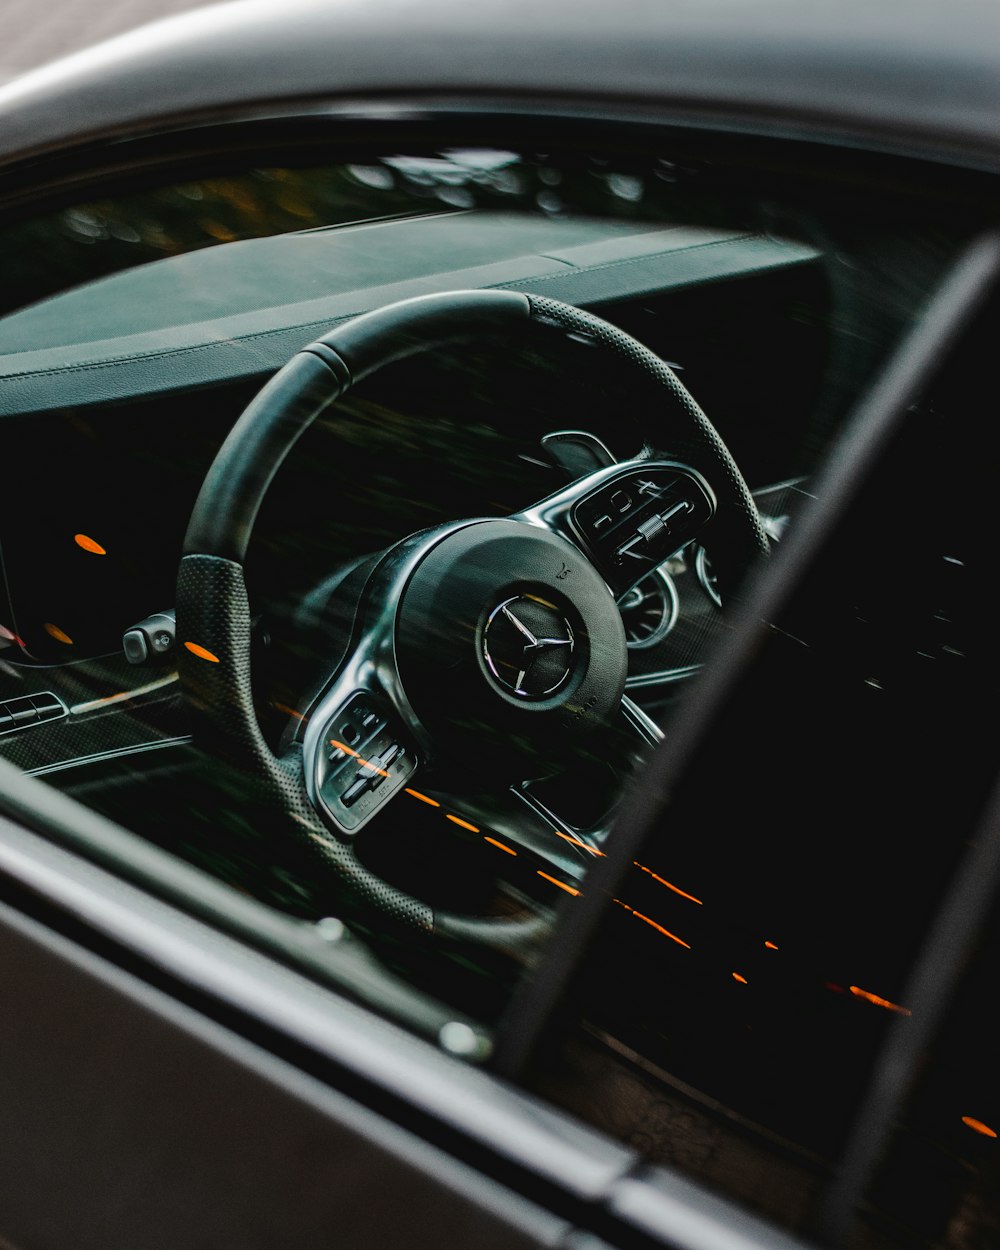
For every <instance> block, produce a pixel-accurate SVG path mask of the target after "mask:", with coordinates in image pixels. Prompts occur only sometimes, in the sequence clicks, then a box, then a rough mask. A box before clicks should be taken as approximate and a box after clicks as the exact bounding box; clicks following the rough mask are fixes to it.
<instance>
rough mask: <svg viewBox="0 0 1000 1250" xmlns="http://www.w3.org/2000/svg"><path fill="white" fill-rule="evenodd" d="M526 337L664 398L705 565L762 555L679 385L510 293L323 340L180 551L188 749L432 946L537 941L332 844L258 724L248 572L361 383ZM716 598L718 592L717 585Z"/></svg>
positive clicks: (381, 314)
mask: <svg viewBox="0 0 1000 1250" xmlns="http://www.w3.org/2000/svg"><path fill="white" fill-rule="evenodd" d="M523 328H528V329H529V330H532V331H533V330H535V329H536V328H537V330H538V331H539V333H540V334H541V335H542V337H543V338H544V336H546V335H551V334H553V333H555V334H558V335H572V336H574V337H580V336H583V337H585V339H586V340H587V341H589V342H591V343H593V344H594V345H595V346H596V347H597V348H599V349H600V351H601V352H602V353H610V358H612V359H614V360H615V361H616V363H617V364H619V365H621V364H624V365H625V366H626V367H627V368H628V369H634V370H637V371H639V372H640V373H641V374H642V375H644V377H645V379H646V380H647V381H651V382H652V383H653V384H654V385H656V386H657V387H659V388H661V389H662V393H663V395H664V398H665V400H666V404H667V407H668V409H669V411H668V412H667V414H666V419H667V421H668V422H670V423H671V426H672V428H674V429H678V430H680V431H681V433H682V435H683V440H684V443H685V447H686V454H687V455H690V457H691V458H692V459H693V460H695V461H697V460H698V459H699V458H700V460H701V464H702V465H704V466H705V468H706V469H707V470H708V472H710V473H711V476H712V478H713V486H714V487H715V490H716V494H717V496H718V500H719V510H718V514H717V518H716V521H715V522H714V529H713V539H712V542H713V556H714V557H715V562H716V564H717V565H719V566H721V567H720V573H721V574H722V575H723V577H725V575H726V573H728V572H729V570H742V569H743V568H745V567H746V566H747V565H748V564H749V563H750V562H751V561H752V560H753V559H754V558H756V557H757V556H759V555H761V554H764V553H766V551H767V540H766V537H765V535H764V532H763V529H762V528H761V525H760V519H759V516H758V514H757V510H756V507H755V505H754V503H753V500H752V498H751V496H750V492H749V490H748V488H747V486H746V483H745V482H744V481H743V478H742V475H741V474H740V472H739V469H738V468H737V466H736V464H735V462H734V461H733V459H732V456H731V455H730V453H729V451H728V449H727V448H726V446H725V444H724V443H723V441H722V439H721V438H720V437H719V435H718V434H717V432H716V431H715V429H714V427H713V426H712V425H711V423H710V422H709V421H708V419H707V417H706V416H705V415H704V413H703V412H702V411H701V409H700V408H699V406H698V405H697V403H696V402H695V401H694V399H693V398H692V397H691V395H690V394H689V393H688V391H687V390H686V389H685V388H684V387H683V386H682V384H681V383H680V382H679V380H678V379H677V377H676V375H675V374H674V373H673V372H672V370H670V369H669V367H668V366H667V365H665V364H664V362H663V361H661V360H660V359H659V358H658V357H657V356H655V355H654V354H653V353H652V352H650V351H649V350H648V349H647V348H645V347H643V346H642V345H641V344H640V343H638V342H637V341H636V340H634V339H632V338H631V337H630V336H628V335H626V334H624V333H623V332H622V331H620V330H618V329H617V328H616V327H614V326H612V325H610V324H609V323H608V322H605V321H603V320H602V319H600V318H598V317H595V316H593V315H591V314H588V313H584V312H581V311H580V310H578V309H576V308H573V307H571V306H569V305H565V304H561V303H559V302H558V301H555V300H550V299H546V298H544V297H538V296H529V295H525V294H521V293H518V292H508V291H460V292H450V293H446V294H443V295H431V296H423V297H419V298H417V299H413V300H407V301H403V302H401V303H398V304H394V305H390V306H388V307H386V308H383V309H380V310H377V311H375V312H372V313H368V314H365V315H363V316H361V317H358V318H355V319H353V320H351V321H348V322H346V323H344V324H342V325H340V326H337V327H336V328H334V329H333V330H331V331H330V332H329V333H328V334H326V335H324V336H323V337H322V338H321V339H319V340H317V341H316V342H314V343H312V344H310V345H309V346H307V347H306V348H304V349H303V350H302V351H300V352H299V353H298V354H297V355H296V356H294V357H293V358H292V359H291V360H290V361H289V363H288V364H287V365H285V366H284V368H282V369H281V370H280V371H279V372H278V373H277V374H276V375H275V376H274V377H273V378H272V379H271V381H270V382H269V383H268V384H267V385H266V386H265V387H264V388H263V389H262V390H261V392H260V393H259V394H258V395H257V397H256V398H255V399H254V400H253V401H252V402H251V404H250V405H249V407H248V408H247V409H246V411H245V412H244V414H243V415H242V416H241V417H240V419H239V420H238V421H237V423H236V424H235V426H234V427H233V429H232V431H231V432H230V434H229V436H228V438H227V439H226V441H225V442H224V444H223V446H222V448H221V449H220V451H219V453H218V455H217V456H216V459H215V461H214V462H213V464H212V466H211V468H210V470H209V473H208V475H207V477H206V479H205V482H204V484H203V486H202V489H201V492H200V493H199V496H198V499H197V501H196V504H195V507H194V509H193V511H192V515H191V520H190V524H189V526H188V530H187V534H186V537H185V541H184V549H183V550H184V554H183V558H182V560H181V565H180V570H179V575H178V586H177V626H178V635H177V636H178V641H179V643H180V644H181V645H180V650H179V665H178V667H179V672H180V678H181V688H182V691H183V694H184V697H185V700H186V703H187V706H188V709H189V712H190V715H191V718H192V732H193V737H194V740H195V742H196V744H198V745H200V746H202V747H204V748H205V749H206V750H207V751H208V752H209V753H210V754H212V755H214V756H217V757H220V758H224V759H226V760H228V761H229V762H231V763H233V764H235V765H236V766H237V767H238V768H239V769H240V771H241V773H242V774H243V777H244V778H245V781H246V784H247V786H248V790H247V801H248V802H250V803H258V802H259V803H261V804H262V805H264V806H265V807H268V808H272V809H277V810H279V811H280V812H282V813H283V814H284V816H285V817H286V818H287V823H288V825H289V826H290V828H291V829H292V830H293V831H294V832H295V833H296V834H297V835H298V837H299V840H300V841H301V842H303V843H304V844H305V845H307V846H308V847H309V848H310V849H311V850H312V851H313V852H315V853H317V854H318V855H319V856H320V858H321V859H322V861H323V862H324V863H325V864H326V865H327V866H328V867H329V868H331V869H332V870H333V872H334V873H335V874H336V876H337V877H338V878H339V879H340V880H341V881H342V882H343V883H345V884H346V885H347V886H348V887H349V889H351V890H352V891H353V892H354V893H355V894H356V895H357V896H358V897H359V898H360V899H361V900H363V901H366V902H368V903H371V904H373V905H374V906H375V907H377V908H378V909H379V910H381V911H382V912H383V913H385V914H387V915H389V916H391V917H393V918H394V919H396V920H399V921H402V922H403V923H404V924H406V925H409V926H415V927H417V928H419V929H423V930H426V931H428V932H433V933H437V934H450V935H452V936H461V937H463V938H469V937H474V938H476V939H478V940H482V941H486V942H499V943H501V944H514V945H518V944H520V943H522V942H523V941H524V940H526V938H528V937H530V936H531V935H532V934H533V933H535V932H536V931H537V929H538V924H537V922H535V921H533V920H532V921H524V922H516V921H511V920H495V919H487V918H480V917H466V916H457V915H453V914H450V913H442V912H435V911H434V910H433V909H432V908H430V907H429V906H428V905H427V904H426V903H423V902H422V901H420V900H418V899H416V898H414V897H412V896H410V895H408V894H406V893H405V892H403V891H401V890H398V889H396V888H395V887H393V886H391V885H389V884H388V883H387V882H385V881H383V880H382V879H381V878H378V877H376V876H375V875H374V874H372V873H371V872H370V871H369V870H368V869H367V868H366V867H365V866H364V865H363V864H362V863H361V861H360V860H359V858H358V856H357V855H356V853H355V851H354V848H353V846H352V845H351V844H350V842H349V841H345V840H343V839H341V838H339V837H337V836H336V834H335V833H333V832H331V830H330V828H329V827H328V825H327V824H326V823H324V821H323V820H322V819H321V818H320V816H319V814H318V813H317V810H316V807H315V806H314V805H313V803H312V802H311V801H310V798H309V795H308V793H307V791H306V787H305V785H304V774H303V764H302V760H301V754H300V752H301V748H300V747H299V746H298V745H294V746H293V747H292V748H291V749H290V750H289V751H288V752H287V753H286V754H284V755H282V756H278V755H276V754H275V753H274V752H273V751H272V750H271V748H270V746H269V745H268V743H267V742H266V740H265V739H264V736H263V734H262V732H261V729H260V726H259V724H258V722H257V719H256V716H255V713H254V703H253V693H252V688H251V672H250V647H251V622H250V607H249V600H248V595H247V587H246V580H245V576H244V568H243V562H244V559H245V557H246V552H247V546H248V543H249V540H250V535H251V532H252V529H253V525H254V521H255V519H256V516H257V513H258V511H259V508H260V506H261V503H262V501H263V499H264V496H265V494H266V492H267V489H268V486H269V484H270V482H271V480H272V478H273V477H274V474H275V473H276V472H277V470H278V468H279V467H280V465H281V463H282V462H283V461H284V459H285V457H286V456H287V455H288V453H289V452H290V451H291V449H292V447H293V446H294V445H295V443H296V441H297V440H298V438H299V437H300V435H301V434H302V433H303V432H304V431H305V430H306V429H307V428H308V427H309V426H310V425H311V424H312V422H313V421H314V420H315V419H316V418H317V417H318V416H319V415H320V413H322V412H323V411H324V410H325V409H327V408H328V407H329V406H330V405H331V404H332V403H334V402H335V401H336V400H337V399H338V398H339V397H340V396H342V395H343V394H344V393H345V392H346V391H347V390H348V389H349V388H350V387H352V386H353V385H354V384H355V383H357V382H358V381H360V380H361V379H362V378H364V377H366V376H368V375H369V374H371V373H373V372H375V371H377V370H378V369H380V368H382V367H384V366H385V365H387V364H389V363H391V362H393V361H396V360H401V359H405V358H406V357H408V356H413V355H416V354H418V353H421V352H426V351H430V350H433V349H435V348H438V347H442V346H444V345H448V344H452V343H455V342H461V341H467V340H475V339H477V338H479V337H481V336H485V335H493V336H503V335H504V334H510V333H512V332H514V331H515V330H520V329H523ZM724 584H725V582H724Z"/></svg>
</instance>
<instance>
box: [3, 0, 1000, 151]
mask: <svg viewBox="0 0 1000 1250" xmlns="http://www.w3.org/2000/svg"><path fill="white" fill-rule="evenodd" d="M324 101H325V102H327V104H329V102H330V101H334V102H338V101H339V102H340V103H341V104H342V105H344V106H354V107H359V108H361V109H362V110H364V109H371V108H372V107H373V106H375V105H377V106H378V107H380V108H382V109H385V108H387V107H389V108H391V107H392V106H393V105H395V106H397V107H403V106H404V105H405V106H407V107H412V105H413V104H414V103H415V102H417V103H419V102H422V103H423V104H424V105H425V106H428V107H429V106H432V105H433V104H435V103H441V102H444V103H448V102H451V103H454V102H456V101H462V102H464V103H469V102H478V103H479V104H483V103H489V102H492V103H503V104H506V106H507V107H509V106H510V104H511V102H512V101H513V102H515V103H517V102H523V103H524V104H525V105H528V106H530V107H536V106H538V105H540V104H541V105H544V106H545V107H546V108H549V109H551V108H560V107H566V108H571V109H573V111H575V112H578V111H579V109H580V107H581V105H586V104H587V103H588V102H589V103H591V104H592V105H594V104H596V105H597V106H598V107H599V109H600V110H601V112H602V113H606V112H607V111H608V110H612V111H613V110H615V109H621V110H622V111H623V112H625V113H626V114H627V115H629V116H635V115H636V114H637V113H642V112H643V111H645V112H647V113H648V114H649V115H650V116H652V117H655V118H657V119H659V120H664V119H665V120H668V121H672V122H676V123H681V124H695V125H704V124H706V123H709V124H712V125H721V126H723V127H724V128H727V129H733V128H735V129H737V130H740V129H744V130H746V131H747V132H751V133H763V134H770V135H775V134H776V135H783V136H793V137H801V138H811V139H820V140H823V141H828V142H836V143H846V144H849V145H854V146H860V147H866V148H871V149H873V150H877V151H892V152H901V153H904V154H910V153H912V154H917V155H920V156H926V157H931V158H934V159H938V160H944V161H948V162H952V163H955V164H960V165H969V166H972V167H977V168H985V169H989V170H997V169H998V168H1000V141H998V135H1000V6H998V5H996V4H994V3H992V0H949V2H948V3H947V4H943V3H941V2H940V0H875V2H873V0H834V2H824V3H823V4H822V5H817V4H804V3H802V0H614V3H608V0H545V2H544V3H538V0H476V3H475V4H469V3H468V2H467V0H337V2H336V3H331V2H330V0H283V3H282V4H281V5H275V4H273V3H272V0H234V2H233V3H225V4H219V5H214V6H211V7H209V8H204V9H199V10H195V11H194V12H192V13H189V14H184V15H181V16H179V17H174V18H169V19H167V20H165V21H162V22H158V23H154V24H153V25H151V26H147V27H143V28H140V29H139V30H137V31H133V32H131V33H129V34H127V35H123V36H120V37H118V38H116V39H113V40H109V41H108V42H106V43H104V44H100V45H97V46H96V47H94V48H92V49H89V50H87V51H84V52H81V53H77V54H75V55H73V56H70V57H67V58H65V59H63V60H61V61H57V62H53V63H52V64H50V65H48V66H46V67H43V68H42V69H40V70H36V71H34V72H32V73H29V74H27V75H25V76H23V77H22V78H20V79H16V80H14V81H12V82H10V83H8V84H6V85H5V86H3V87H0V162H2V163H9V162H12V161H16V160H18V159H20V158H23V157H25V156H29V155H34V154H38V153H41V152H45V151H46V150H53V149H57V148H59V147H63V146H66V145H72V144H74V143H82V142H87V141H92V140H95V139H103V138H108V137H115V136H123V135H129V134H135V133H142V132H143V131H148V130H151V129H152V130H156V129H159V128H161V127H162V126H163V125H164V124H178V123H187V122H190V121H195V120H200V119H206V118H218V117H219V116H220V115H241V114H244V115H245V114H246V113H247V111H248V110H255V111H257V112H258V113H259V112H260V111H261V110H263V111H264V112H265V113H267V112H268V111H269V110H272V111H273V110H277V111H281V110H284V109H287V108H288V107H289V106H294V107H295V108H300V107H302V106H303V105H305V106H308V107H315V106H317V105H318V104H319V103H320V102H324Z"/></svg>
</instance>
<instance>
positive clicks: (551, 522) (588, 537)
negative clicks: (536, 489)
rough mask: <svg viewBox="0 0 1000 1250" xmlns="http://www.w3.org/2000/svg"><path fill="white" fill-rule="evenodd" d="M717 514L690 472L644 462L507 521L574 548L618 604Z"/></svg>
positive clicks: (609, 470) (604, 473) (576, 486)
mask: <svg viewBox="0 0 1000 1250" xmlns="http://www.w3.org/2000/svg"><path fill="white" fill-rule="evenodd" d="M716 507H717V501H716V496H715V492H714V491H713V490H712V487H711V486H710V485H709V484H708V482H707V481H706V480H705V478H704V477H703V476H702V475H701V474H700V473H698V472H697V471H696V470H695V469H692V468H691V467H690V466H689V465H686V464H680V463H678V462H677V461H673V460H659V459H658V460H652V459H650V460H646V459H644V460H630V461H625V462H623V463H621V464H615V465H610V466H608V467H606V468H603V469H599V470H597V472H595V473H588V474H587V475H586V476H585V477H582V478H578V479H577V480H576V481H575V482H572V483H570V485H569V486H566V487H564V488H563V489H562V490H560V491H557V492H556V493H555V494H553V495H549V496H548V498H547V499H543V500H542V501H541V502H540V503H537V504H535V505H534V506H533V507H531V508H526V509H525V510H524V511H523V512H519V513H517V514H515V516H514V517H513V518H512V519H513V520H516V521H523V522H525V523H527V524H529V525H536V526H538V527H539V528H542V529H547V530H548V531H549V532H550V533H553V534H557V535H559V536H560V537H561V538H564V539H567V540H568V541H569V542H571V543H573V545H574V546H576V547H577V548H579V550H580V551H581V552H582V553H583V554H584V555H585V556H586V557H587V559H588V560H589V561H590V563H591V564H592V565H593V566H594V567H595V568H596V569H597V571H598V572H599V573H600V574H601V576H602V577H603V578H604V580H605V581H606V582H607V584H608V586H609V587H610V588H611V591H612V593H613V594H614V596H615V598H616V599H620V598H621V597H622V595H624V594H627V592H628V591H629V590H631V589H632V587H633V586H635V585H636V584H637V583H638V582H640V581H642V579H643V578H644V577H647V576H648V575H649V574H650V573H652V572H653V570H654V569H656V568H658V567H659V565H661V564H662V563H663V562H664V560H668V559H669V558H670V557H671V556H672V555H673V554H674V553H675V552H676V551H679V550H680V549H681V548H682V547H684V546H686V545H687V543H689V542H691V540H692V539H693V538H694V537H695V536H696V535H697V534H698V533H699V532H700V531H701V530H702V529H703V528H704V527H705V526H706V525H707V524H708V523H709V521H711V519H712V517H713V516H714V515H715V511H716ZM557 576H558V574H557ZM564 576H566V577H569V576H571V571H570V570H568V569H567V571H566V572H565V574H564Z"/></svg>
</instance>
